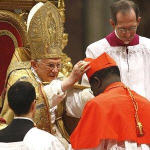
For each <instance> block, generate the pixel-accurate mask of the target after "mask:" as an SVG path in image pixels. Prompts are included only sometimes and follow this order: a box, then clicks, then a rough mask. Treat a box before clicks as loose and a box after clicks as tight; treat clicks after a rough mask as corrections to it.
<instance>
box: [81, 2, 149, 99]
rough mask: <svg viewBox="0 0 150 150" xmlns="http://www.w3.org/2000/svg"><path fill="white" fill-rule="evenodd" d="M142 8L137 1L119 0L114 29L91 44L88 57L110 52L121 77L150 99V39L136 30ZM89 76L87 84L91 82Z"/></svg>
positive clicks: (113, 13) (114, 6) (113, 17)
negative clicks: (140, 8)
mask: <svg viewBox="0 0 150 150" xmlns="http://www.w3.org/2000/svg"><path fill="white" fill-rule="evenodd" d="M140 20H141V17H140V16H139V8H138V7H137V6H136V5H135V3H134V2H133V1H128V0H119V1H117V2H114V3H113V4H112V6H111V19H110V24H111V25H112V27H113V29H114V31H113V32H112V33H110V34H109V35H107V36H106V37H105V38H103V39H101V40H99V41H96V42H94V43H92V44H90V45H89V46H88V47H87V49H86V57H90V58H97V57H98V56H100V55H101V54H102V53H103V52H106V53H108V54H109V55H110V56H111V57H112V58H113V59H114V60H115V61H116V62H117V65H118V66H119V69H120V73H121V81H122V82H123V83H124V84H126V85H127V86H129V87H130V88H131V89H133V90H134V91H136V92H137V93H138V94H140V95H142V96H144V97H146V98H147V99H149V100H150V86H149V83H150V61H149V58H150V44H149V43H150V39H148V38H145V37H142V36H139V35H137V34H136V31H137V27H138V25H139V23H140ZM87 81H88V80H86V78H84V79H83V84H87Z"/></svg>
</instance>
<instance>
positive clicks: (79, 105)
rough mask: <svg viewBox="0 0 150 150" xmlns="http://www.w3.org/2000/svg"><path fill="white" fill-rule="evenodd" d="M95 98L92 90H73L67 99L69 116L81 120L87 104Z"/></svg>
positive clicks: (69, 92)
mask: <svg viewBox="0 0 150 150" xmlns="http://www.w3.org/2000/svg"><path fill="white" fill-rule="evenodd" d="M93 97H94V96H93V94H92V91H91V90H90V89H84V90H79V89H71V90H70V91H68V93H67V97H66V112H67V115H68V116H71V117H76V118H80V117H81V114H82V110H83V108H84V106H85V104H86V102H87V101H88V100H90V99H92V98H93Z"/></svg>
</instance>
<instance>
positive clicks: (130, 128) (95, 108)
mask: <svg viewBox="0 0 150 150" xmlns="http://www.w3.org/2000/svg"><path fill="white" fill-rule="evenodd" d="M132 94H133V95H134V97H135V100H136V101H137V103H138V107H139V109H138V116H139V120H140V122H141V123H142V125H143V130H144V136H143V137H137V134H136V123H135V118H134V115H135V110H134V106H133V103H132V100H131V98H130V96H129V93H128V91H127V89H126V88H124V85H123V83H121V82H115V83H113V84H111V85H109V86H108V87H107V88H106V90H105V91H104V92H103V93H102V94H100V95H98V96H97V97H95V98H93V99H92V100H90V101H89V102H87V104H86V106H85V108H84V111H83V114H82V117H81V119H80V121H79V123H78V126H77V127H76V129H75V130H74V132H73V133H72V135H71V138H70V141H71V144H72V147H73V148H76V149H81V148H94V147H97V146H98V145H99V144H100V142H101V140H105V139H110V140H113V139H114V140H116V141H117V142H121V141H133V142H137V143H139V144H142V143H143V144H150V102H149V101H148V100H147V99H146V98H144V97H142V96H140V95H138V94H136V93H135V92H133V91H132Z"/></svg>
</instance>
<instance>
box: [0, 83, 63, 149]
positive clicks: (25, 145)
mask: <svg viewBox="0 0 150 150" xmlns="http://www.w3.org/2000/svg"><path fill="white" fill-rule="evenodd" d="M8 104H9V107H10V108H11V109H12V110H13V112H14V114H15V118H14V119H13V121H12V122H11V124H10V125H8V126H7V127H6V128H5V129H2V130H0V150H7V149H8V150H14V149H15V150H65V148H64V147H63V145H62V144H61V143H60V141H59V140H58V139H57V138H56V137H54V136H53V135H51V134H50V133H48V132H46V131H43V130H40V129H38V128H36V127H34V122H33V120H32V119H33V117H34V114H35V110H36V93H35V88H34V87H33V85H32V84H31V83H29V82H25V81H18V82H16V83H15V84H13V85H12V86H11V87H10V89H9V90H8Z"/></svg>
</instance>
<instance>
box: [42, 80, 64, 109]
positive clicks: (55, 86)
mask: <svg viewBox="0 0 150 150" xmlns="http://www.w3.org/2000/svg"><path fill="white" fill-rule="evenodd" d="M44 91H45V93H46V96H47V98H48V101H49V105H50V107H54V106H56V105H58V104H59V103H60V102H61V101H62V100H63V99H64V98H65V96H66V93H65V92H63V91H62V89H61V81H60V80H53V81H52V82H51V83H50V84H48V85H46V86H44Z"/></svg>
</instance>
